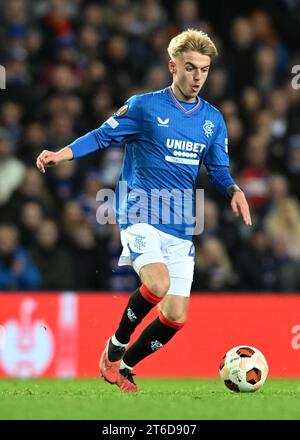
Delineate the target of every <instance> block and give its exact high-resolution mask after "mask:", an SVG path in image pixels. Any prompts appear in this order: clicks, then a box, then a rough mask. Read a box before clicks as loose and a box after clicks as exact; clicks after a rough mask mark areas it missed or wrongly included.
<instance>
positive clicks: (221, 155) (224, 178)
mask: <svg viewBox="0 0 300 440" xmlns="http://www.w3.org/2000/svg"><path fill="white" fill-rule="evenodd" d="M203 163H204V165H205V166H206V169H207V172H208V175H209V178H210V181H211V182H212V184H213V185H214V186H215V187H216V188H217V189H218V190H219V191H220V192H222V193H223V194H225V195H227V188H228V187H229V186H230V185H233V184H234V183H235V182H234V180H233V179H232V177H231V175H230V171H229V156H228V135H227V128H226V124H225V121H224V119H223V116H222V115H220V116H219V124H218V131H217V133H216V135H215V138H214V139H213V141H212V144H211V145H210V147H209V149H208V152H207V154H206V155H205V157H204V161H203Z"/></svg>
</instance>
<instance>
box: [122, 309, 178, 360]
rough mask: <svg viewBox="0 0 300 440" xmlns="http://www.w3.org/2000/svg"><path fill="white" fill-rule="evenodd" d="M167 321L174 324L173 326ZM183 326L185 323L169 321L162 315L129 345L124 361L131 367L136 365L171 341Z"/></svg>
mask: <svg viewBox="0 0 300 440" xmlns="http://www.w3.org/2000/svg"><path fill="white" fill-rule="evenodd" d="M167 323H169V324H170V323H171V325H172V324H173V325H172V327H171V326H170V325H168V324H167ZM182 326H183V324H179V323H174V322H173V321H168V320H166V319H165V318H164V317H162V315H160V318H156V319H155V320H154V321H152V322H151V323H150V324H149V325H148V326H147V327H146V328H145V330H144V331H143V332H142V333H141V335H140V337H139V338H138V339H137V340H136V341H135V343H134V344H132V346H131V347H129V349H128V350H127V351H126V353H125V355H124V357H123V361H124V362H125V364H126V365H128V366H129V367H134V366H135V365H136V364H137V363H138V362H140V361H141V360H142V359H144V358H145V357H147V356H149V355H150V354H152V353H154V352H155V351H157V350H158V349H159V348H161V347H162V346H163V345H165V344H166V343H167V342H169V341H170V339H172V338H173V336H174V335H175V333H176V332H177V331H178V330H179V329H180V328H181V327H182Z"/></svg>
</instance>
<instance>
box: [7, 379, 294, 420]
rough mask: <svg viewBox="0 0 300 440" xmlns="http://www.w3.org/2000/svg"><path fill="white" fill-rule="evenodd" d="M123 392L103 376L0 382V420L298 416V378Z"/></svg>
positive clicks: (154, 383)
mask: <svg viewBox="0 0 300 440" xmlns="http://www.w3.org/2000/svg"><path fill="white" fill-rule="evenodd" d="M137 382H138V385H139V387H140V391H139V393H138V394H123V393H121V392H120V391H119V390H118V388H117V387H116V386H115V385H109V384H108V383H105V382H104V381H102V380H100V379H99V380H67V379H64V380H54V379H53V380H51V379H49V380H44V379H40V380H31V379H30V380H16V379H15V380H14V379H8V380H6V379H3V380H0V419H71V420H73V419H90V420H91V419H96V420H181V419H182V420H188V419H189V420H203V419H217V420H220V419H230V420H232V419H250V420H253V419H264V420H271V419H277V420H279V419H298V420H299V419H300V380H271V379H270V380H267V382H266V383H265V385H264V387H263V388H262V389H261V390H260V391H257V392H256V393H247V394H242V393H233V392H230V391H229V390H227V389H226V388H225V386H224V385H223V384H222V383H221V381H220V380H212V379H211V380H194V379H176V380H174V379H173V380H171V379H170V380H166V379H157V380H142V379H140V380H138V381H137Z"/></svg>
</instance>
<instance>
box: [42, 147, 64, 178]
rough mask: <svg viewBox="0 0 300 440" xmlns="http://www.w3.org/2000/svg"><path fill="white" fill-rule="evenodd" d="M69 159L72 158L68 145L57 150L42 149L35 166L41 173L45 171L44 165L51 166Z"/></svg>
mask: <svg viewBox="0 0 300 440" xmlns="http://www.w3.org/2000/svg"><path fill="white" fill-rule="evenodd" d="M71 159H73V151H72V150H71V148H70V147H65V148H62V149H61V150H59V151H57V152H54V151H49V150H43V151H42V152H41V154H40V155H39V156H38V157H37V159H36V166H37V167H38V169H39V170H40V171H41V172H42V173H45V168H46V167H53V166H54V165H58V164H59V163H61V162H65V161H67V160H71Z"/></svg>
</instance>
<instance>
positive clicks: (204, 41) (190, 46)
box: [168, 29, 218, 59]
mask: <svg viewBox="0 0 300 440" xmlns="http://www.w3.org/2000/svg"><path fill="white" fill-rule="evenodd" d="M188 51H194V52H199V53H201V54H202V55H208V56H209V57H210V58H213V57H215V56H217V55H218V51H217V48H216V46H215V45H214V43H213V42H212V40H211V39H210V38H209V36H208V35H207V34H206V33H205V32H202V31H198V30H196V29H187V30H186V31H184V32H181V33H180V34H178V35H176V37H174V38H172V40H171V41H170V43H169V46H168V53H169V55H170V58H171V59H173V58H177V57H178V56H180V55H181V54H182V53H183V52H188Z"/></svg>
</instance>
